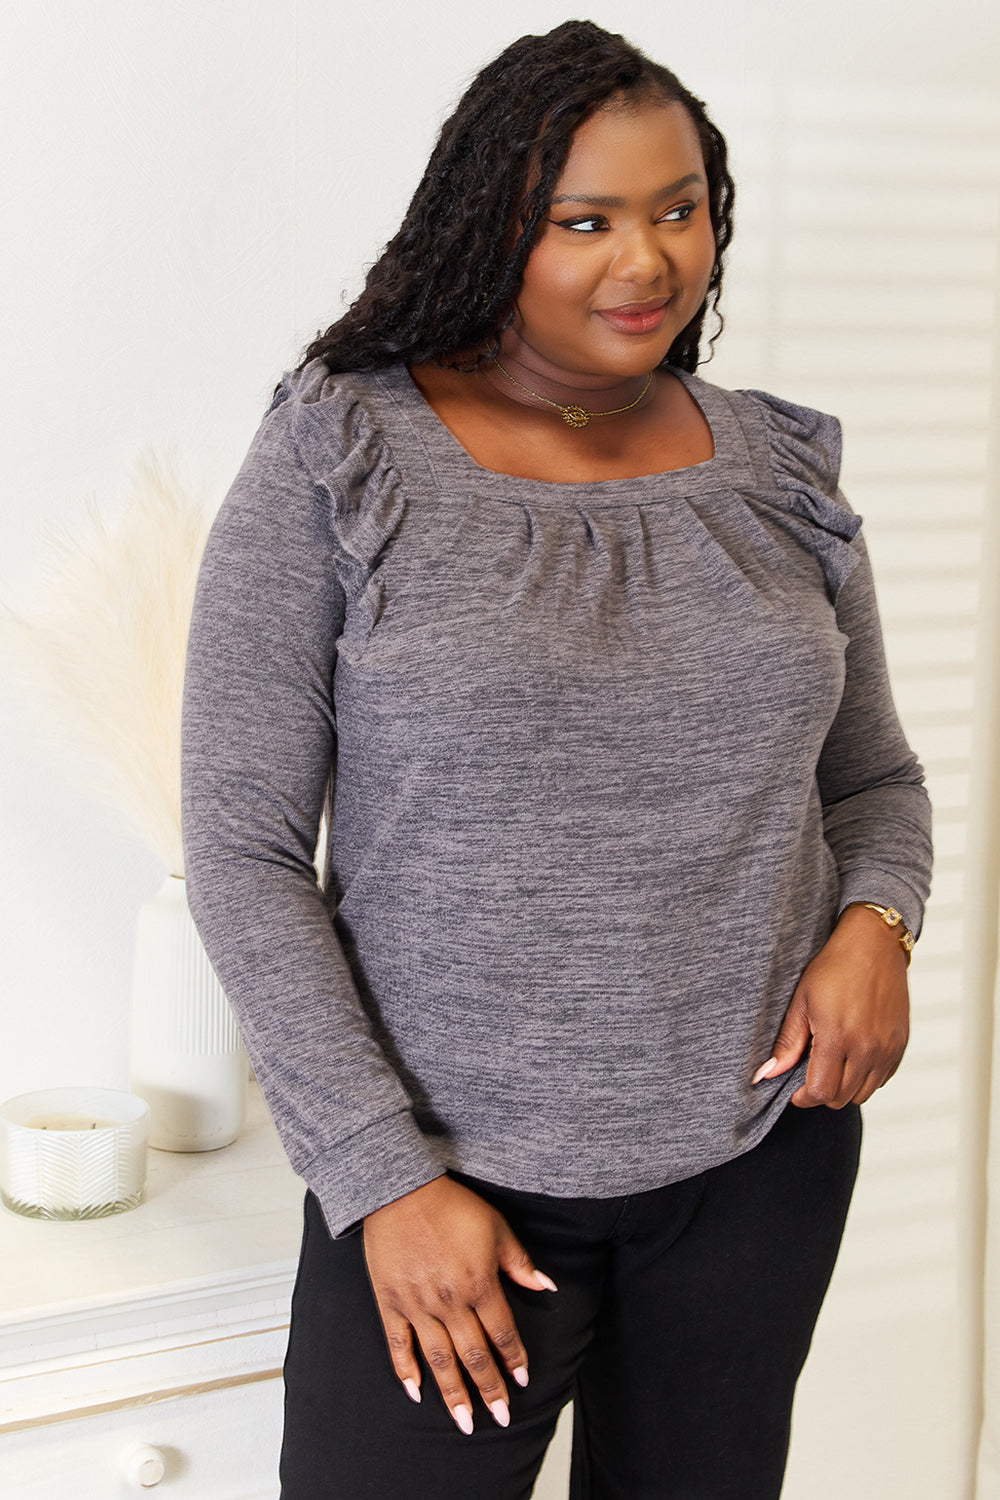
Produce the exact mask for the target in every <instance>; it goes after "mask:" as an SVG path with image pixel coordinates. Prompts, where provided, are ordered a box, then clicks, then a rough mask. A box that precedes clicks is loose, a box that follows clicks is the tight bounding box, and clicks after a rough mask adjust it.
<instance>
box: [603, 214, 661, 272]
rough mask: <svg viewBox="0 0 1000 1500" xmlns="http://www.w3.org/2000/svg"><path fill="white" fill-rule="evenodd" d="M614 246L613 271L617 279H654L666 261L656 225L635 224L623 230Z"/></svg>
mask: <svg viewBox="0 0 1000 1500" xmlns="http://www.w3.org/2000/svg"><path fill="white" fill-rule="evenodd" d="M616 248H617V254H616V256H615V263H614V271H615V275H616V276H617V277H618V279H619V281H637V282H640V283H644V282H650V281H655V280H656V278H657V276H659V275H660V274H661V273H662V271H663V269H664V267H665V265H666V263H667V257H666V253H665V251H664V247H663V243H662V235H658V234H657V231H656V226H650V227H649V228H646V227H645V226H636V228H634V229H631V230H628V231H626V232H624V233H623V235H622V238H621V240H620V241H619V243H618V246H617V247H616Z"/></svg>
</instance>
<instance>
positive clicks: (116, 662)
mask: <svg viewBox="0 0 1000 1500" xmlns="http://www.w3.org/2000/svg"><path fill="white" fill-rule="evenodd" d="M87 515H88V519H87V525H86V528H85V531H84V534H83V535H81V536H80V537H79V538H75V537H71V536H68V535H55V534H54V535H53V536H52V544H51V555H50V559H49V562H50V574H51V577H50V579H49V581H48V583H47V585H46V586H44V587H43V589H42V590H41V591H40V598H39V603H38V607H37V609H35V610H34V611H33V612H32V613H31V614H30V615H29V614H17V613H15V612H14V611H13V610H10V609H6V608H3V609H2V617H3V621H4V627H5V628H4V631H3V634H4V636H6V637H7V643H8V645H9V646H10V647H12V648H13V654H14V657H15V660H17V661H19V662H20V663H21V665H22V668H23V669H25V676H26V680H27V681H29V682H30V683H31V684H32V686H33V687H34V688H35V689H36V690H37V689H41V692H42V696H43V699H44V700H45V701H46V703H47V705H48V707H49V708H50V709H52V708H55V709H56V710H57V718H56V720H55V725H56V733H57V737H58V738H59V739H60V740H61V741H62V742H63V743H64V744H65V745H66V746H67V747H69V748H71V749H72V751H73V752H74V754H76V753H77V752H78V751H79V749H80V748H81V747H82V748H84V749H85V750H88V751H89V752H90V756H91V758H92V759H93V760H94V761H95V763H96V768H97V770H98V773H99V776H98V790H99V791H100V792H102V793H103V794H104V796H105V797H107V798H108V799H109V800H110V801H112V802H113V803H114V805H115V806H116V807H117V808H118V809H119V810H120V811H121V812H123V813H124V814H125V816H126V817H127V819H128V820H129V822H130V823H131V824H132V826H133V828H134V829H135V831H136V832H137V833H138V834H139V835H140V836H141V838H142V839H143V841H144V842H145V843H146V844H147V845H148V846H149V847H150V848H151V849H152V850H153V852H154V853H156V854H157V855H159V857H160V859H162V861H163V862H164V864H165V865H166V867H167V869H168V871H170V873H171V874H174V875H182V874H183V873H184V862H183V853H182V847H181V826H180V825H181V811H180V807H181V804H180V780H181V773H180V763H181V734H180V729H181V691H182V687H183V681H184V656H185V651H186V647H187V635H188V626H189V622H190V618H191V607H192V604H193V602H194V589H195V582H196V579H197V575H198V565H199V562H200V560H201V555H202V552H203V550H204V546H205V541H206V539H207V536H208V530H209V527H210V525H211V520H212V516H211V513H210V512H209V511H208V510H207V508H206V507H204V506H202V505H200V504H198V503H197V502H195V501H194V500H192V499H191V497H190V496H189V495H188V494H187V493H186V491H185V490H184V488H183V486H182V485H181V483H180V481H179V480H178V478H177V475H176V473H175V470H174V467H173V465H172V464H171V463H169V462H167V461H163V460H160V459H157V458H156V457H155V456H154V455H153V454H151V453H146V454H144V455H143V456H142V457H141V458H140V460H139V462H138V463H137V465H136V471H135V476H134V481H133V484H132V488H131V492H130V495H129V499H128V503H127V505H126V507H125V510H124V511H123V513H122V515H121V518H120V519H119V520H118V521H117V522H116V523H115V524H114V525H112V526H109V525H106V524H105V522H104V521H103V520H102V518H101V516H100V514H99V513H98V510H97V506H96V505H95V504H94V502H93V501H89V502H88V503H87Z"/></svg>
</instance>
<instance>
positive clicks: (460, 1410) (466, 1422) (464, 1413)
mask: <svg viewBox="0 0 1000 1500" xmlns="http://www.w3.org/2000/svg"><path fill="white" fill-rule="evenodd" d="M451 1414H452V1416H453V1417H454V1418H455V1421H456V1423H457V1424H458V1426H459V1427H460V1428H461V1429H462V1431H463V1432H464V1433H470V1432H471V1431H472V1407H471V1406H453V1407H452V1411H451Z"/></svg>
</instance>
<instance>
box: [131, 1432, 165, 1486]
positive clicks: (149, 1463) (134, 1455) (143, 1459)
mask: <svg viewBox="0 0 1000 1500" xmlns="http://www.w3.org/2000/svg"><path fill="white" fill-rule="evenodd" d="M123 1468H124V1470H125V1478H126V1479H127V1480H128V1482H129V1484H131V1485H134V1486H135V1487H136V1488H137V1489H140V1490H151V1489H152V1488H153V1485H154V1484H159V1482H160V1480H161V1479H162V1478H163V1476H164V1474H165V1473H166V1472H167V1466H166V1464H165V1463H164V1461H163V1454H162V1453H161V1452H160V1450H159V1448H153V1447H152V1446H151V1445H150V1444H149V1443H140V1444H139V1445H138V1447H136V1448H130V1449H129V1451H128V1452H127V1453H126V1455H125V1459H124V1463H123Z"/></svg>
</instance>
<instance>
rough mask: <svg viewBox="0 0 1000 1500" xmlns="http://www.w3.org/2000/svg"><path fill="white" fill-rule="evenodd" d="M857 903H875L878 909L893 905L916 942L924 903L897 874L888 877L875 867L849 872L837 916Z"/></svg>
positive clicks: (843, 885)
mask: <svg viewBox="0 0 1000 1500" xmlns="http://www.w3.org/2000/svg"><path fill="white" fill-rule="evenodd" d="M856 901H874V902H875V903H876V905H877V906H894V907H895V908H896V910H897V911H898V912H899V913H900V914H901V916H902V918H903V923H904V925H905V926H906V927H908V928H909V930H910V932H911V933H912V934H913V937H914V940H916V939H917V938H918V937H919V936H920V929H921V927H922V926H923V920H924V904H923V902H922V901H921V899H920V897H919V896H918V895H917V893H916V892H915V891H914V890H913V889H912V887H911V886H908V885H907V884H905V882H904V881H902V880H900V878H899V876H898V875H889V874H887V873H886V871H885V870H879V869H876V868H875V867H874V866H873V867H872V868H871V869H868V870H851V871H849V873H847V874H846V875H844V877H843V879H842V880H841V882H840V900H839V902H838V905H837V916H838V917H839V916H840V914H841V912H842V911H843V910H844V908H845V907H847V906H852V905H853V904H854V902H856Z"/></svg>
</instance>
